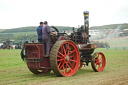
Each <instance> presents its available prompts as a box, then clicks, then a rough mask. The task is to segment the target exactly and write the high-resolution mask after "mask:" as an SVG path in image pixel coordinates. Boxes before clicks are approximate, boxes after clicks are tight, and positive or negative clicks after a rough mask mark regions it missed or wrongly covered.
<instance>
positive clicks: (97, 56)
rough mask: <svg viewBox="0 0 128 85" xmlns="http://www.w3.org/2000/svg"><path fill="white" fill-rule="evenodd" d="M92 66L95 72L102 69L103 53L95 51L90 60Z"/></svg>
mask: <svg viewBox="0 0 128 85" xmlns="http://www.w3.org/2000/svg"><path fill="white" fill-rule="evenodd" d="M91 65H92V68H93V70H94V71H95V72H100V71H103V70H104V68H105V65H106V59H105V56H104V54H103V53H101V52H96V53H94V55H93V56H92V60H91Z"/></svg>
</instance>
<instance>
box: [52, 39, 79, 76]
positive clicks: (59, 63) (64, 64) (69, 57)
mask: <svg viewBox="0 0 128 85" xmlns="http://www.w3.org/2000/svg"><path fill="white" fill-rule="evenodd" d="M79 63H80V55H79V50H78V48H77V46H76V45H75V43H74V42H72V41H70V40H61V41H58V42H56V43H55V44H54V46H53V47H52V49H51V52H50V65H51V68H52V69H53V72H54V73H55V74H56V75H57V76H72V75H73V74H75V73H76V71H77V70H78V67H79Z"/></svg>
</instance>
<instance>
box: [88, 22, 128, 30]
mask: <svg viewBox="0 0 128 85" xmlns="http://www.w3.org/2000/svg"><path fill="white" fill-rule="evenodd" d="M90 29H93V30H103V29H122V30H123V29H128V23H124V24H111V25H104V26H94V27H90Z"/></svg>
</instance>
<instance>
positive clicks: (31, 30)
mask: <svg viewBox="0 0 128 85" xmlns="http://www.w3.org/2000/svg"><path fill="white" fill-rule="evenodd" d="M55 27H57V28H58V30H59V31H68V30H72V27H64V26H55ZM36 28H37V26H29V27H20V28H14V29H2V30H0V33H17V32H35V31H36ZM51 30H52V29H51Z"/></svg>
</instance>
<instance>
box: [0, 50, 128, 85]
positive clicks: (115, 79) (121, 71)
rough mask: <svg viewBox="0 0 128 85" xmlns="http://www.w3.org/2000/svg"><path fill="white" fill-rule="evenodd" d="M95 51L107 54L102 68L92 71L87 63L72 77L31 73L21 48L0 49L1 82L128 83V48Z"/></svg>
mask: <svg viewBox="0 0 128 85" xmlns="http://www.w3.org/2000/svg"><path fill="white" fill-rule="evenodd" d="M95 51H101V52H103V53H104V54H105V56H106V60H107V63H106V67H105V69H104V71H103V72H94V71H93V70H92V68H91V65H89V66H88V67H82V69H80V70H78V71H77V72H76V74H75V75H73V76H71V77H57V76H56V75H55V74H54V73H53V72H51V73H50V74H47V75H43V74H42V75H34V74H32V73H31V72H30V71H29V70H28V69H27V66H26V64H25V63H24V62H23V61H22V60H21V58H20V50H0V85H112V84H114V85H128V48H126V50H123V49H122V48H118V49H117V50H114V48H110V49H109V50H106V49H104V48H100V49H96V50H95Z"/></svg>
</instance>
